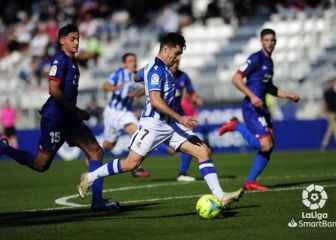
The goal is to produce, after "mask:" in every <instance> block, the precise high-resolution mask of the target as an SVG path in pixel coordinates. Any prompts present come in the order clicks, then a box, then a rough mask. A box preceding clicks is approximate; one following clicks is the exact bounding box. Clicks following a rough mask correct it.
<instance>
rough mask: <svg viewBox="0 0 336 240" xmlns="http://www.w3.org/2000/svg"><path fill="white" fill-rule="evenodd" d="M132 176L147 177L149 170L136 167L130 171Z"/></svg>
mask: <svg viewBox="0 0 336 240" xmlns="http://www.w3.org/2000/svg"><path fill="white" fill-rule="evenodd" d="M132 176H133V177H149V176H150V172H149V171H147V170H146V169H143V168H137V169H135V170H134V171H133V172H132Z"/></svg>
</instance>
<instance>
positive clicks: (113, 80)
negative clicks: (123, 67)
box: [108, 70, 119, 85]
mask: <svg viewBox="0 0 336 240" xmlns="http://www.w3.org/2000/svg"><path fill="white" fill-rule="evenodd" d="M118 80H119V70H117V71H115V72H114V73H112V74H111V75H110V77H109V78H108V82H109V83H110V84H112V85H117V84H118Z"/></svg>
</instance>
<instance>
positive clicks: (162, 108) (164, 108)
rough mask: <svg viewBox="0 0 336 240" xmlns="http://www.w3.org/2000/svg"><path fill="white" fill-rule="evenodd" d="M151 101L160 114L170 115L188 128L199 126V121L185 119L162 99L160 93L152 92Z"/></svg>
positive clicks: (150, 94)
mask: <svg viewBox="0 0 336 240" xmlns="http://www.w3.org/2000/svg"><path fill="white" fill-rule="evenodd" d="M149 99H150V103H151V105H152V106H153V107H154V108H155V109H156V110H158V111H159V112H161V113H163V114H166V115H168V116H169V117H171V118H173V119H175V120H176V121H177V122H178V123H180V124H182V125H183V126H185V127H187V128H190V129H192V128H194V127H195V126H196V125H197V121H196V120H195V119H193V118H190V117H184V116H181V115H180V114H178V113H177V112H175V111H174V110H173V109H171V108H170V107H169V106H168V104H167V103H166V102H165V101H164V100H163V99H162V97H161V92H160V91H150V93H149Z"/></svg>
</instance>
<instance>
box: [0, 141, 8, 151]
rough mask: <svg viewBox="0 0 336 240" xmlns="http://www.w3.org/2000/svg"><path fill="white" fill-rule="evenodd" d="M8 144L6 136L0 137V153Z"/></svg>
mask: <svg viewBox="0 0 336 240" xmlns="http://www.w3.org/2000/svg"><path fill="white" fill-rule="evenodd" d="M8 146H9V143H8V140H7V139H6V138H1V139H0V155H1V154H4V151H5V149H6V148H7V147H8Z"/></svg>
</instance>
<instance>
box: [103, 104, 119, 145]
mask: <svg viewBox="0 0 336 240" xmlns="http://www.w3.org/2000/svg"><path fill="white" fill-rule="evenodd" d="M113 121H114V116H113V114H112V113H111V112H110V111H109V110H108V109H105V111H104V141H103V149H104V151H111V150H112V149H113V148H114V146H115V144H116V143H117V139H118V133H117V129H116V128H115V126H113Z"/></svg>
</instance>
